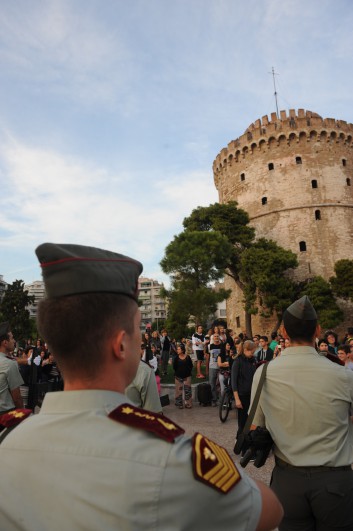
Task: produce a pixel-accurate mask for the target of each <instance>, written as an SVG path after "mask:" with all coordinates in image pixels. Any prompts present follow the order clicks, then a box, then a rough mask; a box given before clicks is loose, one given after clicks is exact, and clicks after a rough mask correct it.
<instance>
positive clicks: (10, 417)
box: [0, 409, 33, 428]
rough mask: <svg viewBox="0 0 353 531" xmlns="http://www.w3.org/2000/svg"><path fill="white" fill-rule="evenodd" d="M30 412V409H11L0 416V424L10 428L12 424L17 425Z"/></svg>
mask: <svg viewBox="0 0 353 531" xmlns="http://www.w3.org/2000/svg"><path fill="white" fill-rule="evenodd" d="M32 413H33V411H32V410H31V409H13V410H12V411H8V412H7V413H4V414H3V415H1V416H0V425H1V426H3V427H4V428H12V426H17V424H20V423H21V422H22V421H23V420H25V419H26V418H27V417H29V416H30V415H31V414H32Z"/></svg>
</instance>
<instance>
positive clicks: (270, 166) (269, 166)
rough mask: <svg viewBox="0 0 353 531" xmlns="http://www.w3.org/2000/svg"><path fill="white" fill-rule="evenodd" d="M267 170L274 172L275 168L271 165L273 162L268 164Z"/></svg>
mask: <svg viewBox="0 0 353 531" xmlns="http://www.w3.org/2000/svg"><path fill="white" fill-rule="evenodd" d="M268 169H269V170H274V169H275V166H274V164H273V162H270V163H269V165H268Z"/></svg>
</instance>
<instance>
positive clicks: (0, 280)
mask: <svg viewBox="0 0 353 531" xmlns="http://www.w3.org/2000/svg"><path fill="white" fill-rule="evenodd" d="M6 288H7V282H5V280H4V277H3V275H0V302H1V301H2V299H3V298H4V295H5V291H6Z"/></svg>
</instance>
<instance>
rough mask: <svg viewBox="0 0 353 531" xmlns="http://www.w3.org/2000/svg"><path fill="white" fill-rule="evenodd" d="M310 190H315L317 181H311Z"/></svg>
mask: <svg viewBox="0 0 353 531" xmlns="http://www.w3.org/2000/svg"><path fill="white" fill-rule="evenodd" d="M311 188H317V180H316V179H313V180H312V181H311Z"/></svg>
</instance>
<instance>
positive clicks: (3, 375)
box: [0, 322, 24, 414]
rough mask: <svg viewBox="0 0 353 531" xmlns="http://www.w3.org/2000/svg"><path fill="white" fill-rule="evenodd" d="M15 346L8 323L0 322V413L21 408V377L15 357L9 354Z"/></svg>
mask: <svg viewBox="0 0 353 531" xmlns="http://www.w3.org/2000/svg"><path fill="white" fill-rule="evenodd" d="M14 348H15V339H14V337H13V335H12V332H11V330H10V323H8V322H5V323H1V324H0V414H3V413H6V412H7V411H11V410H12V409H15V408H23V400H22V397H21V392H20V386H21V385H23V383H24V382H23V379H22V376H21V374H20V371H19V368H18V364H17V361H16V358H12V356H11V354H12V352H13V351H14Z"/></svg>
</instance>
